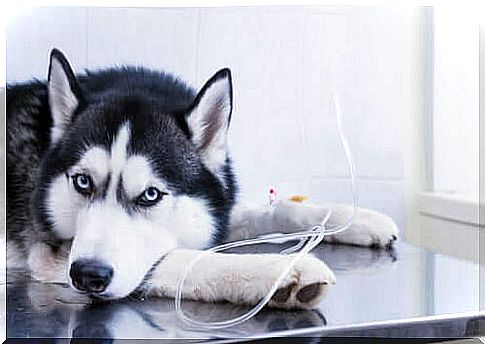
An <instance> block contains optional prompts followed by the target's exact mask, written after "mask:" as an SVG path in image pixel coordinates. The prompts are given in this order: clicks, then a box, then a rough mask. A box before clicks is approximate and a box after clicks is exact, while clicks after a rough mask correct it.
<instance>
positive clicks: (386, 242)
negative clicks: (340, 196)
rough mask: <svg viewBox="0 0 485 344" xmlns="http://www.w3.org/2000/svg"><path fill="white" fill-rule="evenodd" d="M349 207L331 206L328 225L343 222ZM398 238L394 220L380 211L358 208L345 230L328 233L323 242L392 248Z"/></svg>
mask: <svg viewBox="0 0 485 344" xmlns="http://www.w3.org/2000/svg"><path fill="white" fill-rule="evenodd" d="M350 214H351V207H349V206H344V205H338V206H336V207H334V208H333V212H332V217H331V218H330V221H329V225H328V227H330V228H331V227H333V226H334V224H333V223H335V222H334V221H335V220H337V223H345V219H348V218H350ZM342 221H343V222H342ZM398 240H399V231H398V228H397V226H396V224H395V222H394V221H393V220H392V219H391V218H390V217H389V216H387V215H384V214H382V213H380V212H377V211H374V210H370V209H363V208H358V209H357V213H356V214H355V217H354V221H353V222H352V225H351V226H350V227H349V228H347V229H346V230H345V231H343V232H341V233H338V234H334V235H328V236H326V237H325V238H324V241H325V242H329V243H337V244H349V245H357V246H366V247H372V248H388V249H390V248H392V246H393V245H394V244H395V242H396V241H398Z"/></svg>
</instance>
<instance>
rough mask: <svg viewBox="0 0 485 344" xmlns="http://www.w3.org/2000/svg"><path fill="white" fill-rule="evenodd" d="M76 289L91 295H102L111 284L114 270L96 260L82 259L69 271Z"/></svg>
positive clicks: (74, 263)
mask: <svg viewBox="0 0 485 344" xmlns="http://www.w3.org/2000/svg"><path fill="white" fill-rule="evenodd" d="M69 276H70V277H71V280H72V284H73V285H74V287H76V288H77V289H79V290H81V291H87V292H90V293H101V292H103V291H104V290H105V289H106V287H107V286H108V284H109V282H111V278H112V277H113V269H112V268H111V267H110V266H107V265H105V264H103V263H101V262H99V261H97V260H94V259H80V260H76V261H75V262H73V263H72V264H71V269H70V270H69Z"/></svg>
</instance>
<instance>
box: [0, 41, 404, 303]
mask: <svg viewBox="0 0 485 344" xmlns="http://www.w3.org/2000/svg"><path fill="white" fill-rule="evenodd" d="M231 112H232V82H231V73H230V71H229V70H228V69H222V70H220V71H219V72H217V73H216V74H215V75H214V76H213V77H212V78H210V79H209V81H207V83H206V84H205V85H204V86H203V87H202V89H201V90H200V91H199V92H198V93H196V92H195V91H194V90H193V89H192V88H190V87H189V86H187V85H185V84H184V83H182V82H181V81H179V80H177V79H176V78H175V77H173V76H172V75H170V74H167V73H163V72H156V71H149V70H146V69H142V68H128V67H127V68H115V69H106V70H102V71H97V72H86V73H85V74H84V75H80V76H77V77H76V76H75V74H74V72H73V70H72V69H71V67H70V65H69V63H68V61H67V59H66V58H65V57H64V55H63V54H62V53H61V52H60V51H59V50H56V49H54V50H52V52H51V56H50V65H49V73H48V81H47V82H40V81H35V82H30V83H26V84H18V85H10V86H8V87H7V266H8V268H13V267H27V268H29V269H30V271H31V273H32V276H33V277H34V278H35V279H37V280H40V281H44V282H61V283H70V284H71V285H72V286H73V287H74V288H75V289H77V290H78V291H79V292H81V293H85V294H88V295H90V296H94V297H96V298H100V299H115V298H123V297H125V296H127V295H130V294H131V293H133V292H135V291H136V292H137V293H141V294H143V295H156V296H169V297H173V296H174V295H175V291H176V285H177V280H178V278H179V277H180V274H181V272H182V271H183V270H184V267H185V266H186V265H187V264H188V263H189V262H190V261H191V260H192V259H193V258H194V257H195V256H196V255H197V254H198V251H197V250H200V249H204V248H207V247H210V246H213V245H215V244H218V243H222V242H224V241H228V240H235V239H240V238H247V237H254V236H257V235H260V234H261V230H260V229H259V228H260V226H261V221H260V222H258V221H257V218H258V216H259V215H258V214H260V213H261V209H251V208H244V207H239V208H238V207H235V199H236V193H237V186H236V182H235V177H234V174H233V172H232V169H231V160H230V157H229V155H228V152H227V147H226V141H227V134H228V127H229V123H230V120H231ZM271 209H272V210H271V211H270V212H268V211H266V210H264V211H263V212H264V214H265V215H264V216H263V218H264V221H262V222H268V218H270V220H271V221H273V225H275V226H276V227H277V228H278V230H280V231H285V230H287V231H291V230H295V229H302V228H303V229H305V228H308V227H307V226H308V225H312V224H315V223H318V221H321V220H322V219H323V217H324V216H325V214H326V211H327V209H326V208H325V207H324V206H321V207H317V206H310V205H300V204H296V203H289V202H286V203H285V202H281V203H280V204H279V206H278V207H273V208H271ZM273 209H274V210H273ZM332 209H333V210H334V211H333V215H332V217H331V218H330V223H334V224H338V223H345V221H346V220H347V217H348V215H349V214H350V207H348V206H338V205H336V206H332ZM258 212H259V213H258ZM268 214H269V215H268ZM253 220H254V221H253ZM271 221H270V222H271ZM330 239H331V240H332V241H336V242H341V243H349V244H356V245H366V246H378V247H384V246H389V245H391V244H392V243H393V241H394V240H396V239H397V229H396V227H395V225H394V223H393V222H392V220H391V219H390V218H388V217H387V216H385V215H382V214H379V213H377V212H373V211H370V210H363V209H362V210H360V211H359V213H358V216H357V217H356V220H355V222H354V224H353V226H352V227H351V228H350V229H349V230H348V231H347V232H343V233H342V234H340V235H337V236H335V237H333V238H330ZM290 259H291V257H289V256H285V255H277V254H264V255H237V254H212V255H209V256H207V257H206V259H205V260H203V261H201V262H200V264H201V265H200V266H199V267H198V268H195V269H194V270H193V271H192V272H191V273H190V275H189V276H188V280H187V283H186V284H185V287H184V289H183V296H184V297H186V298H191V299H198V300H206V301H219V300H226V301H230V302H234V303H246V304H254V303H256V302H258V301H259V300H260V299H261V298H262V297H263V296H264V295H265V294H266V293H267V292H268V290H269V288H270V287H271V285H272V283H273V282H274V281H275V279H276V278H277V276H278V275H279V274H280V273H281V271H282V270H283V269H284V267H285V266H286V264H287V263H288V261H289V260H290ZM334 281H335V278H334V276H333V274H332V272H331V270H330V269H329V268H328V267H327V266H326V265H325V264H324V263H323V262H322V261H320V260H318V259H316V258H313V257H311V256H305V257H304V258H303V259H301V260H300V261H299V262H298V264H297V265H296V266H295V267H294V268H293V270H292V271H291V273H290V274H289V275H288V277H287V278H286V279H285V281H284V283H283V285H282V286H281V288H280V289H279V290H278V291H277V293H276V294H275V295H274V297H273V299H272V301H271V305H273V306H278V307H282V308H309V307H313V306H315V305H316V304H317V303H318V301H319V300H320V299H321V297H322V296H323V295H324V291H325V288H326V285H327V284H331V283H333V282H334Z"/></svg>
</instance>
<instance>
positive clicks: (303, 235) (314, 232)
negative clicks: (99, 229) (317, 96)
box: [175, 91, 358, 330]
mask: <svg viewBox="0 0 485 344" xmlns="http://www.w3.org/2000/svg"><path fill="white" fill-rule="evenodd" d="M333 100H334V108H335V116H336V118H337V130H338V135H339V138H340V142H341V144H342V147H343V149H344V152H345V156H346V158H347V164H348V167H349V174H350V185H351V192H352V212H351V215H350V217H349V219H348V220H347V222H346V223H345V224H343V225H338V226H335V227H334V228H326V224H327V222H328V220H329V218H330V216H331V214H332V209H331V208H330V209H329V211H328V213H327V214H326V216H325V218H324V219H323V221H322V222H321V223H319V224H317V225H315V226H314V227H312V228H311V229H309V230H307V231H304V232H295V233H290V234H281V235H274V236H271V237H265V238H255V239H249V240H241V241H235V242H230V243H227V244H223V245H220V246H216V247H212V248H210V249H208V250H205V251H203V252H201V254H199V255H198V256H197V257H195V258H194V259H193V260H192V261H191V262H190V263H189V264H188V265H187V267H186V268H185V270H184V273H183V275H182V276H181V277H180V279H179V280H178V284H177V293H176V295H175V310H176V313H177V316H178V317H179V319H180V320H181V321H182V322H184V323H185V324H186V325H189V326H193V327H195V328H199V329H205V330H215V329H222V328H227V327H231V326H234V325H237V324H240V323H242V322H244V321H247V320H249V319H250V318H252V317H253V316H255V315H256V314H257V313H258V312H259V311H260V310H261V309H262V308H263V307H264V306H265V305H266V304H267V303H268V302H269V301H270V300H271V297H273V294H274V293H275V292H276V290H277V289H278V286H279V285H280V284H281V282H282V281H283V279H284V278H285V277H286V275H288V273H289V272H290V270H291V269H292V268H293V267H294V266H295V264H296V263H297V262H298V260H299V259H300V258H301V257H302V256H303V255H305V254H308V253H309V252H310V251H311V250H313V249H314V248H315V247H316V246H317V245H318V244H320V243H321V242H322V240H323V238H324V236H325V235H333V234H337V233H340V232H343V231H344V230H346V229H347V228H349V227H350V226H351V224H352V222H353V220H354V217H355V214H356V211H357V200H358V191H357V185H356V181H355V163H354V157H353V154H352V151H351V149H350V146H349V143H348V141H347V137H346V136H345V133H344V131H343V129H342V119H341V112H340V96H339V94H338V93H337V92H336V91H334V92H333ZM308 238H309V239H308ZM296 239H300V242H299V243H297V244H296V245H295V246H293V247H290V248H288V249H286V250H284V251H282V252H281V253H282V254H289V253H293V252H295V251H297V250H299V249H300V248H301V247H302V246H303V248H301V251H300V252H298V253H297V254H295V256H294V257H293V259H292V260H291V261H290V263H289V264H288V266H287V267H286V269H285V270H283V271H282V272H281V274H280V276H279V277H278V279H277V280H276V281H275V282H274V283H273V285H272V287H271V289H270V290H269V291H268V293H267V294H266V296H265V297H264V298H263V299H262V300H261V301H260V302H259V303H258V304H257V305H255V306H254V307H253V308H252V309H251V310H249V311H248V312H247V313H245V314H242V315H240V316H238V317H236V318H232V319H228V320H224V321H215V322H204V321H198V320H195V319H191V318H189V317H188V316H187V315H185V313H184V312H183V310H182V306H181V302H182V286H183V284H184V282H185V279H186V277H187V275H188V274H189V273H190V272H191V270H192V268H193V266H194V265H195V263H197V262H198V261H199V260H201V259H203V258H204V257H205V256H206V255H207V254H210V253H213V252H221V251H224V250H228V249H231V248H235V247H241V246H248V245H256V244H263V243H271V242H275V241H281V240H284V241H290V240H296ZM307 239H308V240H307ZM305 241H307V242H306V244H304V243H305Z"/></svg>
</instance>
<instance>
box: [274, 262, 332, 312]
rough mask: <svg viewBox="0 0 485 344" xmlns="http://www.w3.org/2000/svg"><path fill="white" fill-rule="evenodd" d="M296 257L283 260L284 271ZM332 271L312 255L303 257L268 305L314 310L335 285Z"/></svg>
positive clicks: (282, 267)
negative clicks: (332, 285) (330, 286)
mask: <svg viewBox="0 0 485 344" xmlns="http://www.w3.org/2000/svg"><path fill="white" fill-rule="evenodd" d="M293 257H294V255H289V256H288V257H285V258H288V259H283V260H282V261H281V262H278V264H281V269H278V270H279V271H282V270H283V269H284V266H286V264H289V262H290V261H291V259H293ZM335 282H336V279H335V275H334V274H333V272H332V270H330V268H329V267H328V266H327V265H326V264H325V263H324V262H323V261H321V260H319V259H317V258H315V257H312V256H310V255H307V256H303V257H301V258H300V259H299V260H298V262H297V263H296V264H295V266H294V267H293V268H292V269H291V271H290V273H289V274H288V276H287V277H286V278H285V279H284V282H283V283H282V285H281V286H280V287H279V288H278V289H277V290H276V292H275V293H274V294H273V297H272V298H271V301H270V302H269V303H268V306H270V307H276V308H284V309H312V308H315V306H316V305H318V303H319V302H320V301H321V300H322V299H323V297H324V296H325V294H326V292H327V288H328V286H329V285H331V284H335Z"/></svg>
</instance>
